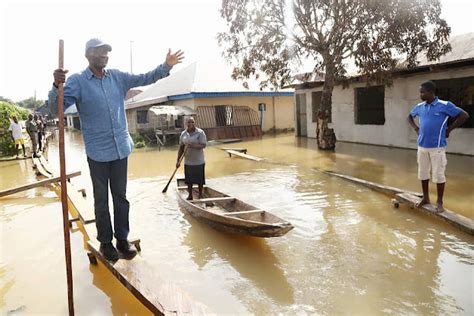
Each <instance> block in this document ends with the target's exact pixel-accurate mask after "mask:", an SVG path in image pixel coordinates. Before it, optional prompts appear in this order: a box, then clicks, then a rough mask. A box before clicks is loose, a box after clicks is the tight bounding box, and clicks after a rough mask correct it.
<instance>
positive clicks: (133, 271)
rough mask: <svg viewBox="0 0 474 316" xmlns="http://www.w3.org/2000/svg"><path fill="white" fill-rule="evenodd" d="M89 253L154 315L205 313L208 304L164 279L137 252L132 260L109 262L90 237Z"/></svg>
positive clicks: (206, 312)
mask: <svg viewBox="0 0 474 316" xmlns="http://www.w3.org/2000/svg"><path fill="white" fill-rule="evenodd" d="M87 247H88V249H89V251H91V253H92V254H93V255H94V256H95V257H96V258H98V259H99V260H100V262H101V263H102V264H103V265H104V266H105V267H106V268H107V269H108V270H109V271H110V272H111V273H112V274H113V275H114V276H115V277H116V278H117V279H118V280H119V281H120V282H121V283H122V284H123V285H124V286H125V287H126V288H127V290H129V291H130V292H131V293H132V294H133V295H134V296H135V297H136V298H137V299H138V300H139V301H140V302H141V303H142V304H143V305H145V306H146V307H147V308H148V309H149V310H150V311H151V312H152V313H153V314H155V315H206V314H208V313H209V311H208V308H207V307H206V306H205V305H204V304H202V303H198V302H196V301H194V300H193V299H192V298H191V297H190V296H189V295H188V294H187V293H185V292H183V291H182V290H181V289H180V288H178V287H177V286H176V285H175V284H173V283H172V282H169V281H166V280H165V279H163V278H162V277H161V276H160V275H159V274H158V273H157V271H156V267H154V266H152V265H150V264H149V263H147V262H146V261H145V260H144V259H143V258H142V257H141V256H140V255H137V256H136V257H135V258H133V259H132V260H122V259H119V260H118V261H117V262H115V263H112V262H110V261H107V260H105V259H104V257H103V256H102V255H101V254H100V253H99V251H98V249H99V243H98V242H96V241H95V240H89V241H88V243H87Z"/></svg>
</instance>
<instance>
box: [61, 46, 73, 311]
mask: <svg viewBox="0 0 474 316" xmlns="http://www.w3.org/2000/svg"><path fill="white" fill-rule="evenodd" d="M58 68H59V69H63V68H64V41H63V40H59V65H58ZM58 116H59V167H60V173H59V174H60V177H61V181H60V182H61V204H62V208H63V230H64V252H65V256H66V275H67V298H68V305H69V315H70V316H73V315H74V296H73V283H72V263H71V238H70V236H69V216H68V205H67V184H66V161H65V158H64V156H65V152H64V85H63V84H62V83H60V84H59V87H58Z"/></svg>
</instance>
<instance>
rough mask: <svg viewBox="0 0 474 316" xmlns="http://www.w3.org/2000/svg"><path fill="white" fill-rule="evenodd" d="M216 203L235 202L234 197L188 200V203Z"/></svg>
mask: <svg viewBox="0 0 474 316" xmlns="http://www.w3.org/2000/svg"><path fill="white" fill-rule="evenodd" d="M218 201H235V197H231V196H221V197H214V198H205V199H196V200H190V201H189V202H191V203H200V202H218Z"/></svg>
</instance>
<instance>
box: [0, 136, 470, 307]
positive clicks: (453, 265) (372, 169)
mask: <svg viewBox="0 0 474 316" xmlns="http://www.w3.org/2000/svg"><path fill="white" fill-rule="evenodd" d="M227 146H228V147H245V148H247V149H248V151H249V154H251V155H255V156H259V157H265V158H267V160H265V161H262V162H254V161H250V160H244V159H240V158H234V157H232V158H229V157H228V155H227V154H226V153H225V152H223V151H221V150H219V149H218V146H208V147H207V148H206V150H205V155H206V176H207V184H208V185H210V186H212V187H215V188H217V189H218V190H220V191H223V192H225V193H228V194H231V195H233V196H236V197H238V198H240V199H242V200H244V201H245V202H247V203H249V204H252V205H254V206H255V207H256V208H258V209H265V210H268V211H270V212H272V213H274V214H275V215H278V216H280V217H282V218H284V219H286V220H288V221H290V222H291V223H292V224H293V225H294V226H295V228H294V229H293V230H292V231H290V232H289V233H288V234H287V235H285V236H283V237H279V238H272V239H255V238H245V237H241V236H234V235H230V234H225V233H221V232H218V231H215V230H213V229H211V228H209V227H207V226H205V225H203V224H201V223H199V222H196V221H195V220H193V219H192V218H189V217H188V216H185V215H184V214H183V213H182V212H181V211H180V209H179V207H178V200H177V195H176V192H175V190H174V189H175V185H174V183H173V184H172V185H171V186H170V188H169V189H168V192H167V193H166V194H163V193H161V191H162V189H163V187H164V186H165V184H166V182H167V180H168V179H169V176H170V175H171V173H172V172H173V170H174V162H175V160H176V150H177V147H176V146H174V147H170V148H165V149H162V150H161V151H158V150H157V149H153V148H152V149H140V150H135V151H134V153H133V154H132V155H131V156H130V159H129V185H128V198H129V200H130V202H131V213H130V220H131V236H133V237H139V238H140V239H141V240H142V253H141V256H142V257H143V259H144V260H147V262H149V263H151V264H152V265H154V266H155V267H156V271H157V274H159V275H160V277H161V278H163V279H165V280H166V281H171V282H173V283H174V284H176V285H177V286H179V287H180V288H182V289H183V290H185V291H186V292H187V293H188V294H190V296H192V297H193V298H194V299H196V300H197V301H200V302H202V303H204V304H205V305H207V306H208V307H209V309H210V310H211V311H212V312H214V313H217V314H258V315H273V314H276V313H281V314H287V315H293V314H299V315H305V314H313V313H316V314H364V315H365V314H386V313H395V314H437V315H438V314H456V315H472V314H474V303H473V297H474V296H473V294H474V289H473V287H474V285H473V284H474V269H473V267H474V238H473V237H472V236H469V235H467V234H466V233H463V232H461V231H459V230H457V229H455V228H453V227H452V226H450V225H449V224H446V223H444V222H442V221H440V220H438V219H436V218H432V217H429V216H426V215H423V214H420V213H418V212H416V211H413V210H411V209H409V208H407V207H405V206H401V207H400V208H399V209H395V208H393V207H392V205H391V203H390V198H389V197H388V196H385V195H382V194H379V193H377V192H374V191H371V190H370V189H367V188H365V187H362V186H360V185H357V184H354V183H350V182H347V181H345V180H343V179H339V178H336V177H331V176H328V175H325V174H322V173H321V172H319V171H318V169H326V170H333V171H337V172H340V173H343V174H348V175H352V176H355V177H359V178H362V179H365V180H369V181H374V182H378V183H381V184H385V185H390V186H395V187H400V188H404V189H407V190H416V191H419V190H420V189H419V182H418V180H417V179H416V152H415V151H413V150H403V149H389V148H385V147H376V146H367V145H358V144H348V143H338V144H337V150H336V151H335V152H322V151H318V150H317V146H316V143H315V141H314V140H312V139H304V138H295V137H294V136H293V135H280V136H276V137H273V136H267V137H264V138H263V139H257V140H250V141H245V142H241V143H236V144H229V145H227ZM66 147H67V151H66V161H67V169H68V170H69V171H73V170H78V169H79V170H81V171H82V172H83V175H82V176H81V177H79V178H75V179H74V180H73V182H74V183H75V184H76V185H77V186H81V187H85V188H86V190H87V192H88V194H89V197H88V198H89V199H90V197H91V195H92V190H91V184H90V179H89V173H88V168H87V161H86V157H85V154H84V147H83V143H82V138H81V134H80V133H78V132H68V133H67V134H66ZM49 161H50V164H51V165H52V166H53V168H56V170H58V166H57V161H58V157H57V146H56V144H55V142H54V140H53V141H52V142H51V144H50V148H49ZM473 163H474V158H473V157H466V156H455V155H449V156H448V170H447V178H448V182H447V187H446V197H445V206H446V207H447V208H449V209H451V210H453V211H456V212H458V213H460V214H462V215H464V216H467V217H469V218H471V219H472V218H474V211H473V204H474V200H473V199H474V196H473V192H474V175H473V165H474V164H473ZM180 171H182V170H180ZM0 172H1V183H0V189H5V188H8V187H12V186H15V185H20V184H23V183H26V182H31V181H34V180H35V176H34V175H33V172H32V166H31V162H30V161H28V160H21V161H10V162H2V163H0ZM431 188H432V189H434V187H433V186H431ZM435 197H436V196H435V191H434V190H432V200H435ZM61 216H62V215H61V204H60V201H59V199H58V198H57V196H56V193H55V192H53V191H51V190H50V189H48V188H36V189H32V190H29V191H26V192H23V193H18V194H16V195H12V196H10V197H8V198H1V199H0V229H1V232H0V234H1V242H0V314H8V315H10V314H11V315H22V314H24V315H31V314H40V313H47V314H58V315H59V314H61V315H65V314H67V291H66V276H65V267H64V250H63V249H64V248H63V233H62V217H61ZM71 244H72V245H71V247H72V263H73V274H74V298H75V310H76V314H77V315H107V314H119V315H125V314H128V315H144V314H148V311H147V309H146V308H144V307H143V306H142V305H141V304H140V303H139V302H138V301H137V300H136V299H135V298H134V297H133V296H132V295H130V294H129V293H128V291H127V290H125V288H124V287H123V286H122V285H121V284H120V283H119V282H118V281H117V280H116V279H114V278H113V277H112V276H111V274H110V273H109V272H108V271H107V270H105V268H104V267H103V266H101V265H99V266H91V265H90V264H89V261H88V258H87V256H86V251H85V250H84V240H83V235H82V233H81V231H80V230H78V229H74V230H73V231H72V234H71Z"/></svg>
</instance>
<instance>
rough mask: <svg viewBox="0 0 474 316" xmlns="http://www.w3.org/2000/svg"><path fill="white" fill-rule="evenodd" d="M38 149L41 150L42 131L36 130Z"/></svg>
mask: <svg viewBox="0 0 474 316" xmlns="http://www.w3.org/2000/svg"><path fill="white" fill-rule="evenodd" d="M38 150H43V133H42V132H39V131H38Z"/></svg>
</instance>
